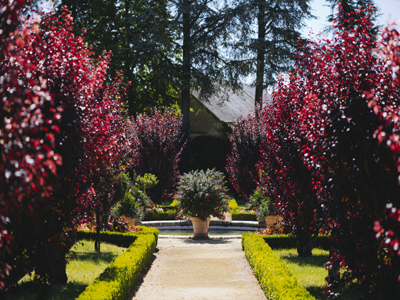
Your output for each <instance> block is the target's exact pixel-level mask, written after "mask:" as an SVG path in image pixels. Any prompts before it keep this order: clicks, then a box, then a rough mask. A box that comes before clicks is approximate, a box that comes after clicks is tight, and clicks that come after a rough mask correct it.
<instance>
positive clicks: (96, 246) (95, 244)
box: [94, 205, 101, 252]
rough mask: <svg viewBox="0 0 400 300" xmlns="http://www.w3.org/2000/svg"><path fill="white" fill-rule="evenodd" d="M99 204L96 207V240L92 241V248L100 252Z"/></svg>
mask: <svg viewBox="0 0 400 300" xmlns="http://www.w3.org/2000/svg"><path fill="white" fill-rule="evenodd" d="M99 206H100V205H97V207H96V241H95V242H94V250H95V251H97V252H100V228H101V220H100V207H99Z"/></svg>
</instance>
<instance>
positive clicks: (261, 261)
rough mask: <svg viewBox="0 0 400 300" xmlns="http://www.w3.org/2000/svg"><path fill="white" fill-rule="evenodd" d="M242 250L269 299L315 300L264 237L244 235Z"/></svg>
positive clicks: (251, 234) (250, 234)
mask: <svg viewBox="0 0 400 300" xmlns="http://www.w3.org/2000/svg"><path fill="white" fill-rule="evenodd" d="M242 248H243V250H244V253H245V255H246V257H247V260H248V261H249V263H250V265H251V266H252V268H253V270H254V274H255V275H256V277H257V279H258V281H259V282H260V284H261V287H262V289H263V290H264V293H265V295H266V297H267V298H268V299H271V300H272V299H273V300H281V299H315V298H314V297H313V296H311V295H310V293H308V292H307V290H306V289H305V288H304V287H303V286H301V285H300V284H299V283H298V282H297V279H296V277H295V276H294V275H293V274H292V273H291V272H290V271H289V270H288V269H287V267H286V265H285V263H284V262H283V261H282V260H281V259H280V258H279V257H277V256H276V255H275V253H274V252H273V251H272V249H271V247H270V246H269V245H268V244H267V243H266V242H265V241H264V238H263V236H261V235H255V234H253V233H245V234H243V235H242Z"/></svg>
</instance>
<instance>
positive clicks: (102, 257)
mask: <svg viewBox="0 0 400 300" xmlns="http://www.w3.org/2000/svg"><path fill="white" fill-rule="evenodd" d="M100 248H101V252H96V251H94V242H93V241H86V240H82V241H79V242H78V243H76V244H75V245H74V246H73V247H72V248H71V251H70V254H69V255H68V261H69V263H68V265H67V276H68V283H67V284H57V285H54V286H53V287H52V288H48V287H47V286H38V285H37V284H35V283H34V282H33V281H32V280H33V276H32V277H28V276H26V277H24V278H23V280H22V281H21V283H20V285H19V286H18V287H16V288H13V290H12V291H10V292H9V293H7V299H8V300H17V299H18V300H34V299H43V297H47V299H52V300H63V299H75V298H76V297H78V296H79V294H81V293H82V292H83V291H84V290H85V288H86V287H87V286H88V285H89V284H90V283H92V282H93V281H94V280H95V279H96V278H97V277H98V276H99V275H100V274H101V273H102V272H103V271H104V269H105V268H106V267H107V266H108V265H109V264H110V263H111V262H112V261H113V260H114V259H115V258H116V257H117V256H118V255H119V254H121V253H122V252H124V251H125V250H126V248H123V247H118V246H115V245H111V244H106V243H101V246H100Z"/></svg>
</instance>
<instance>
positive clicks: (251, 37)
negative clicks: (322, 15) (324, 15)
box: [226, 0, 313, 103]
mask: <svg viewBox="0 0 400 300" xmlns="http://www.w3.org/2000/svg"><path fill="white" fill-rule="evenodd" d="M235 6H236V11H237V15H236V21H237V22H238V24H240V31H238V34H237V36H236V38H235V39H234V41H233V42H232V43H230V44H227V45H226V46H227V47H228V48H229V49H231V53H232V55H233V56H234V57H235V58H236V59H238V60H242V61H243V62H245V63H246V64H248V65H249V66H251V68H248V69H242V70H245V71H247V74H246V75H250V74H254V70H256V74H255V75H256V79H255V82H254V84H255V86H256V97H255V101H256V102H259V103H261V100H262V96H263V90H264V89H265V88H267V87H269V86H271V85H273V84H274V83H275V82H276V80H275V78H276V76H277V75H278V73H279V72H282V71H285V70H288V69H289V68H290V67H291V66H292V65H293V56H294V51H295V50H296V47H297V44H298V39H299V38H300V29H301V28H302V27H303V26H304V20H305V19H307V18H311V17H313V16H312V14H311V12H310V10H311V8H310V1H309V0H295V1H293V0H275V1H267V0H251V1H248V0H237V1H236V2H235Z"/></svg>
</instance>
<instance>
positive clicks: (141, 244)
mask: <svg viewBox="0 0 400 300" xmlns="http://www.w3.org/2000/svg"><path fill="white" fill-rule="evenodd" d="M140 228H142V231H139V232H128V233H119V232H104V231H103V232H101V234H100V237H101V238H100V239H101V241H104V242H106V241H107V242H109V243H114V241H115V242H116V243H115V244H116V245H119V246H122V245H126V244H129V243H131V244H130V246H129V248H128V249H127V250H126V251H125V252H124V253H122V254H120V255H119V256H118V257H117V258H116V259H115V260H114V261H113V262H112V263H111V264H110V265H109V266H108V267H107V268H106V269H105V270H104V272H103V273H101V274H100V276H99V278H98V279H96V280H95V281H94V282H93V283H92V284H91V285H89V286H88V287H87V288H86V289H85V291H84V292H83V293H82V294H80V295H79V297H78V298H76V299H77V300H93V299H96V300H119V299H121V300H126V298H127V297H128V295H129V294H130V292H131V291H132V289H133V287H134V286H135V284H136V283H137V281H138V280H139V279H140V275H141V272H142V270H143V269H145V268H146V266H147V263H148V262H149V261H150V258H151V256H152V254H153V253H154V251H155V248H156V246H157V239H158V229H157V228H152V227H142V226H140ZM95 236H96V232H94V231H79V232H78V237H79V238H85V239H94V238H95ZM132 241H133V243H132Z"/></svg>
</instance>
